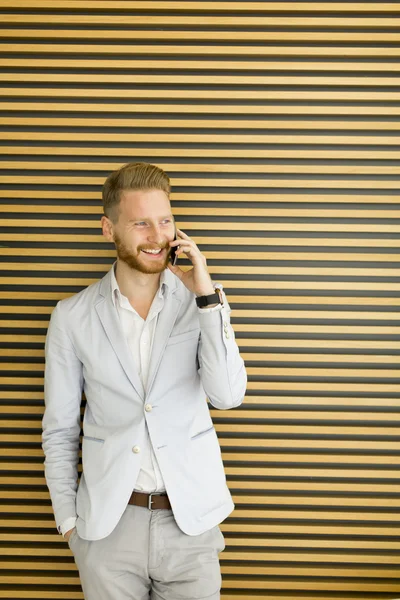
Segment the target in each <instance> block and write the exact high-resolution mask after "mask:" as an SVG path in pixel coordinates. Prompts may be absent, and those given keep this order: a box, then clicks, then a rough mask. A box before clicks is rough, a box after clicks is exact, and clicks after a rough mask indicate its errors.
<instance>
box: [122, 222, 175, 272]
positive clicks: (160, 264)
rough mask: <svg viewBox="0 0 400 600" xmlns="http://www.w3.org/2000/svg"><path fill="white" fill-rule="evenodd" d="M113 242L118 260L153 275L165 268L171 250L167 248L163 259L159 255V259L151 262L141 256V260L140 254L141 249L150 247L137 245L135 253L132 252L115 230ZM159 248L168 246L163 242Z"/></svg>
mask: <svg viewBox="0 0 400 600" xmlns="http://www.w3.org/2000/svg"><path fill="white" fill-rule="evenodd" d="M114 244H115V249H116V251H117V256H118V258H119V260H122V261H123V262H124V263H126V264H127V265H128V266H129V267H130V268H131V269H134V270H135V271H139V272H140V273H146V275H153V274H154V273H161V272H162V271H164V270H165V269H166V268H167V265H168V261H169V256H170V253H171V250H169V252H167V254H166V256H165V258H164V259H161V257H160V260H158V261H155V260H154V261H153V262H150V261H148V262H146V259H145V258H143V260H142V256H143V255H142V253H141V251H142V250H150V248H148V247H146V246H139V247H138V249H137V254H134V253H133V252H132V250H130V249H129V248H127V247H126V245H125V244H124V242H123V241H122V240H121V238H120V237H119V236H118V234H116V233H115V232H114ZM160 248H161V249H163V248H167V249H168V246H167V244H164V245H162V246H160Z"/></svg>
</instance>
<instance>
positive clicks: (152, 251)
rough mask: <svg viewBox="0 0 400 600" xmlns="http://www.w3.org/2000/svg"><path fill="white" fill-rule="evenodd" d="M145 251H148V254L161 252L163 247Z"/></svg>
mask: <svg viewBox="0 0 400 600" xmlns="http://www.w3.org/2000/svg"><path fill="white" fill-rule="evenodd" d="M143 252H146V253H148V254H159V253H160V252H161V248H159V249H158V250H143Z"/></svg>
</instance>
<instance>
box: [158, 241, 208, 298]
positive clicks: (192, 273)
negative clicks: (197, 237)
mask: <svg viewBox="0 0 400 600" xmlns="http://www.w3.org/2000/svg"><path fill="white" fill-rule="evenodd" d="M176 233H177V239H176V240H174V241H173V242H170V243H169V245H170V246H171V248H172V247H177V246H179V248H177V250H176V254H177V256H181V255H182V253H183V254H186V256H187V257H188V259H189V260H190V262H191V263H192V265H193V268H192V269H190V270H189V271H182V269H181V268H180V267H178V266H176V265H175V266H173V265H172V263H171V262H169V263H168V268H169V270H170V271H172V273H174V275H176V276H177V277H179V279H180V280H181V281H182V283H183V284H184V285H185V286H186V287H187V288H188V290H190V291H191V292H192V293H193V294H195V295H196V296H208V295H209V294H213V293H214V291H215V290H214V287H213V284H212V281H211V277H210V274H209V272H208V269H207V261H206V257H205V256H204V255H203V254H202V253H201V252H200V250H199V248H198V247H197V245H196V244H195V242H194V241H193V240H192V239H190V237H189V236H188V235H186V233H184V232H183V231H181V230H180V229H177V230H176Z"/></svg>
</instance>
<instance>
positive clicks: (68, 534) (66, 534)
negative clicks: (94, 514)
mask: <svg viewBox="0 0 400 600" xmlns="http://www.w3.org/2000/svg"><path fill="white" fill-rule="evenodd" d="M74 529H76V527H73V528H72V529H70V530H69V531H67V532H65V533H64V540H66V541H67V542H68V540H69V538H70V537H71V535H72V532H73V531H74Z"/></svg>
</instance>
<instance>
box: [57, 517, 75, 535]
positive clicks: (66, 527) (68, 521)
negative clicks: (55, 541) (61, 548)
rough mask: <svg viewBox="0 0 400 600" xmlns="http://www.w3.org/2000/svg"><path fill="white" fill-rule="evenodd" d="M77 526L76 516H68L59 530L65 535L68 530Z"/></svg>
mask: <svg viewBox="0 0 400 600" xmlns="http://www.w3.org/2000/svg"><path fill="white" fill-rule="evenodd" d="M75 526H76V517H68V519H65V521H63V522H62V523H61V525H60V527H59V529H58V530H59V532H60V533H61V535H62V536H64V535H65V534H66V533H67V531H69V530H70V529H73V528H74V527H75Z"/></svg>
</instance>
